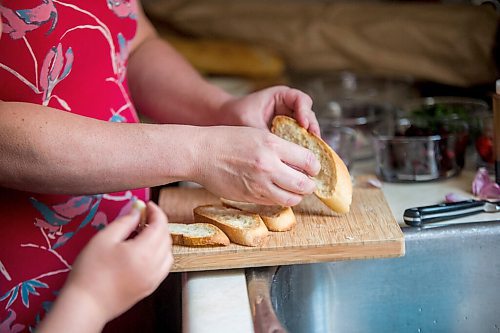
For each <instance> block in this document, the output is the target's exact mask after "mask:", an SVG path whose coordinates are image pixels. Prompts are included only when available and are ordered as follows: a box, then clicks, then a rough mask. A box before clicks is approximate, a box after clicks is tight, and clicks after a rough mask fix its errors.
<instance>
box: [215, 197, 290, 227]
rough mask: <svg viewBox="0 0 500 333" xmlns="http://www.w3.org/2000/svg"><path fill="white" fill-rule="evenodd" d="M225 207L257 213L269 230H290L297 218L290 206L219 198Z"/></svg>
mask: <svg viewBox="0 0 500 333" xmlns="http://www.w3.org/2000/svg"><path fill="white" fill-rule="evenodd" d="M220 200H221V202H222V205H223V206H225V207H230V208H236V209H239V210H242V211H245V212H249V213H253V214H258V215H259V216H260V217H261V218H262V220H263V221H264V224H265V225H266V227H267V229H269V231H288V230H291V229H292V228H293V227H294V226H295V224H297V220H296V218H295V214H294V213H293V210H292V208H291V207H285V206H278V205H273V206H265V205H259V204H254V203H250V202H241V201H234V200H229V199H225V198H220Z"/></svg>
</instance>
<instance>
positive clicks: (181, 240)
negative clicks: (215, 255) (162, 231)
mask: <svg viewBox="0 0 500 333" xmlns="http://www.w3.org/2000/svg"><path fill="white" fill-rule="evenodd" d="M175 225H183V224H182V223H169V226H171V227H172V226H175ZM189 226H192V227H197V226H200V227H204V228H208V229H210V230H211V231H212V234H211V235H207V236H192V235H190V234H189V233H176V232H175V231H172V230H170V235H171V236H172V242H173V244H174V245H183V246H221V245H222V246H227V245H229V243H230V241H229V238H228V237H227V235H226V234H225V233H224V232H223V231H222V230H220V229H219V228H218V227H217V226H215V225H213V224H209V223H191V224H189Z"/></svg>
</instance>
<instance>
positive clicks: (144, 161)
mask: <svg viewBox="0 0 500 333" xmlns="http://www.w3.org/2000/svg"><path fill="white" fill-rule="evenodd" d="M197 133H199V131H198V129H197V128H194V127H190V126H179V125H151V124H125V123H124V124H118V123H110V122H105V121H99V120H95V119H91V118H86V117H82V116H78V115H74V114H71V113H67V112H64V111H59V110H56V109H51V108H46V107H42V106H39V105H34V104H28V103H15V102H0V156H1V157H2V158H1V159H0V186H3V187H10V188H15V189H19V190H27V191H32V192H43V193H60V194H62V193H66V194H92V193H106V192H114V191H122V190H126V189H133V188H141V187H148V186H155V185H161V184H165V183H168V182H172V181H177V180H184V179H188V178H190V177H191V173H192V172H193V171H192V170H190V169H189V166H192V165H194V163H193V161H195V156H194V155H195V153H194V148H195V143H196V137H197ZM187 140H191V142H192V144H190V145H182V144H181V142H183V141H187Z"/></svg>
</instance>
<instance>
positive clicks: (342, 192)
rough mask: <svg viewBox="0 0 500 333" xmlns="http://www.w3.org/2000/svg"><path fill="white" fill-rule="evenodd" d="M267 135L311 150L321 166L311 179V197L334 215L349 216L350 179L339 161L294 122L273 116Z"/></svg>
mask: <svg viewBox="0 0 500 333" xmlns="http://www.w3.org/2000/svg"><path fill="white" fill-rule="evenodd" d="M271 131H272V132H273V133H274V134H276V135H277V136H279V137H281V138H283V139H285V140H288V141H291V142H293V143H296V144H298V145H301V146H303V147H305V148H307V149H309V150H311V151H312V152H313V153H314V155H316V158H317V159H318V161H319V162H320V163H321V170H320V172H319V174H318V175H317V176H315V177H314V180H315V181H316V190H315V191H314V194H315V195H316V196H317V197H318V198H319V199H320V200H321V201H323V202H324V203H325V204H326V205H327V206H328V207H330V208H331V209H332V210H334V211H336V212H338V213H347V212H349V207H350V205H351V201H352V183H351V176H350V175H349V171H348V170H347V167H346V165H345V164H344V162H343V161H342V159H341V158H340V157H339V156H338V155H337V153H336V152H334V151H333V149H332V148H330V146H328V144H326V142H324V141H323V140H322V139H321V138H320V137H318V136H316V135H314V134H312V133H309V132H308V131H307V130H306V129H305V128H303V127H301V126H300V125H299V124H298V123H297V121H295V119H292V118H290V117H286V116H276V117H275V118H274V119H273V124H272V128H271Z"/></svg>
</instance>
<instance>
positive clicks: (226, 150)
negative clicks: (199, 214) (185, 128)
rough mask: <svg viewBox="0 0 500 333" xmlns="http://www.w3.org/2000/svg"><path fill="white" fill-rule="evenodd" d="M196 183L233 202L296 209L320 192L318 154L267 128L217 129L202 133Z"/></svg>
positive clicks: (198, 147)
mask: <svg viewBox="0 0 500 333" xmlns="http://www.w3.org/2000/svg"><path fill="white" fill-rule="evenodd" d="M197 133H198V135H200V137H198V138H197V140H195V141H196V142H198V143H197V145H198V146H197V147H196V152H197V153H196V156H197V157H196V162H197V163H196V164H197V167H196V168H195V170H194V174H193V178H192V179H193V180H194V181H196V182H198V183H199V184H202V185H203V186H204V187H206V188H207V189H208V190H209V191H211V192H212V193H214V194H216V195H218V196H221V197H225V198H228V199H233V200H240V201H248V202H254V203H260V204H267V205H272V204H278V205H283V206H294V205H296V204H298V203H299V202H300V201H301V200H302V197H303V196H304V195H306V194H310V193H312V192H313V191H314V190H315V183H314V181H313V180H312V179H311V178H310V177H309V176H315V175H317V174H318V172H319V170H320V164H319V162H318V161H317V159H316V157H315V156H314V154H313V153H312V152H311V151H310V150H308V149H306V148H303V147H301V146H299V145H296V144H294V143H291V142H288V141H286V140H283V139H281V138H279V137H278V136H276V135H274V134H271V133H270V132H269V131H267V130H262V129H257V128H251V127H235V126H231V127H229V126H215V127H202V128H199V129H198V130H197Z"/></svg>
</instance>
